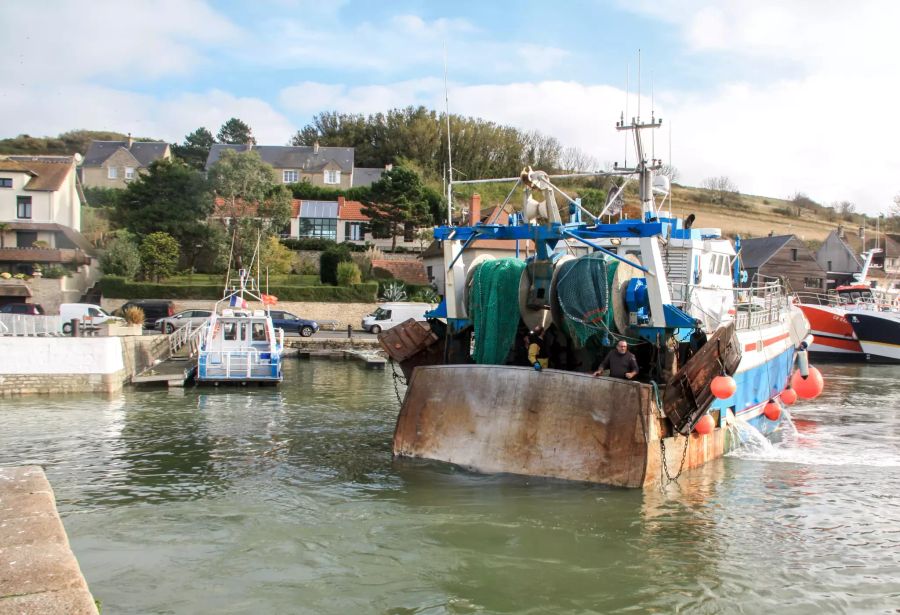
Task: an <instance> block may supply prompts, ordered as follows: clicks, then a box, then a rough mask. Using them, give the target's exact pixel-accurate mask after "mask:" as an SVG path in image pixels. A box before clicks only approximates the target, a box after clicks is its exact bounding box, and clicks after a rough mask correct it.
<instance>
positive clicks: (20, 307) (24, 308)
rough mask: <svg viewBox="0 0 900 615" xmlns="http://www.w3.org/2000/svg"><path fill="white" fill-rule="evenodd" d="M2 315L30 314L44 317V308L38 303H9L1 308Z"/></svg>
mask: <svg viewBox="0 0 900 615" xmlns="http://www.w3.org/2000/svg"><path fill="white" fill-rule="evenodd" d="M0 314H29V315H31V316H43V314H44V308H42V307H41V306H40V305H38V304H37V303H7V304H6V305H4V306H2V307H0Z"/></svg>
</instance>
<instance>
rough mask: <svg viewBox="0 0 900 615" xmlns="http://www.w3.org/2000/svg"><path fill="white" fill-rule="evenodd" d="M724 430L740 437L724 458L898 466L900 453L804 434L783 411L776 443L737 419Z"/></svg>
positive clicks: (818, 464) (822, 435) (837, 464)
mask: <svg viewBox="0 0 900 615" xmlns="http://www.w3.org/2000/svg"><path fill="white" fill-rule="evenodd" d="M728 429H729V430H730V431H731V433H732V434H733V435H734V436H735V437H736V438H738V439H739V440H740V442H741V446H740V447H738V448H737V449H735V450H733V451H731V452H730V453H728V454H727V455H726V456H727V457H732V458H737V459H746V460H755V461H768V462H772V463H792V464H798V465H809V466H866V467H877V468H896V467H900V456H898V455H897V453H896V452H895V451H893V450H879V448H878V447H877V446H876V447H872V446H866V448H865V450H860V449H859V448H858V447H856V446H852V444H851V443H849V442H847V439H846V438H845V437H841V436H838V435H833V434H822V433H818V434H816V435H815V436H809V435H804V434H802V433H800V432H799V431H798V430H797V426H796V425H795V423H794V421H793V419H792V418H791V416H790V413H788V412H787V411H785V413H784V416H783V418H782V421H781V428H780V432H779V435H780V438H779V439H778V441H776V442H772V441H771V440H769V439H768V438H767V437H766V436H764V435H763V434H762V433H761V432H760V431H759V430H757V429H756V428H755V427H753V426H752V425H750V424H749V423H746V422H744V421H742V420H740V419H738V420H735V421H734V422H733V423H731V424H730V425H729V426H728Z"/></svg>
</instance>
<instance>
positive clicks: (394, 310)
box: [362, 301, 434, 333]
mask: <svg viewBox="0 0 900 615" xmlns="http://www.w3.org/2000/svg"><path fill="white" fill-rule="evenodd" d="M432 309H434V308H433V306H432V305H431V304H430V303H408V302H405V301H404V302H402V303H379V304H378V309H377V310H375V311H374V312H372V313H371V314H369V315H368V316H366V317H365V318H363V320H362V328H363V330H364V331H368V332H369V333H381V332H382V331H384V330H385V329H390V328H391V327H395V326H397V325H399V324H400V323H401V322H404V321H406V320H409V319H410V318H413V319H415V320H421V321H424V320H425V312H428V311H431V310H432Z"/></svg>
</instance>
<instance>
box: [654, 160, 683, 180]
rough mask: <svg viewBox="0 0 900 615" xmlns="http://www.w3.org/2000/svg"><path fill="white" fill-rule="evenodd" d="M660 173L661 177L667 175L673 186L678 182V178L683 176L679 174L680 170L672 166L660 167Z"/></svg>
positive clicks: (664, 165)
mask: <svg viewBox="0 0 900 615" xmlns="http://www.w3.org/2000/svg"><path fill="white" fill-rule="evenodd" d="M658 173H659V174H660V175H665V176H666V177H668V178H669V181H670V182H671V183H673V184H674V183H675V182H677V181H678V178H679V177H680V176H681V174H680V173H679V172H678V168H677V167H674V166H672V165H671V164H663V165H660V167H659V171H658Z"/></svg>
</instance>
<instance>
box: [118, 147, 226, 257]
mask: <svg viewBox="0 0 900 615" xmlns="http://www.w3.org/2000/svg"><path fill="white" fill-rule="evenodd" d="M211 212H212V193H211V191H210V189H209V184H208V183H207V181H206V179H205V178H204V177H203V175H201V174H200V172H199V171H196V170H194V169H191V168H190V167H188V166H187V165H186V164H185V163H183V162H181V161H180V160H172V161H170V160H157V161H155V162H153V163H152V164H151V165H150V167H149V168H148V170H147V173H142V174H140V175H139V176H138V178H137V179H136V180H134V181H133V182H131V183H129V184H128V188H126V189H125V190H124V191H123V192H122V195H121V196H120V197H119V199H118V201H117V203H116V209H115V212H114V215H113V218H114V220H115V221H116V222H117V223H119V224H120V225H121V226H123V227H125V228H126V229H128V230H129V231H130V232H132V233H134V234H135V235H137V236H138V239H139V240H140V239H141V238H143V237H146V236H147V235H149V234H151V233H154V232H157V231H159V232H163V233H167V234H169V235H171V236H172V237H174V238H175V241H176V242H177V243H178V244H179V246H181V249H182V250H183V251H184V252H185V253H186V254H190V253H192V252H193V251H194V250H193V247H194V246H196V245H197V244H199V243H204V242H205V240H206V239H207V238H208V236H209V229H208V227H207V224H206V220H207V218H208V217H209V214H210V213H211Z"/></svg>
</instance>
